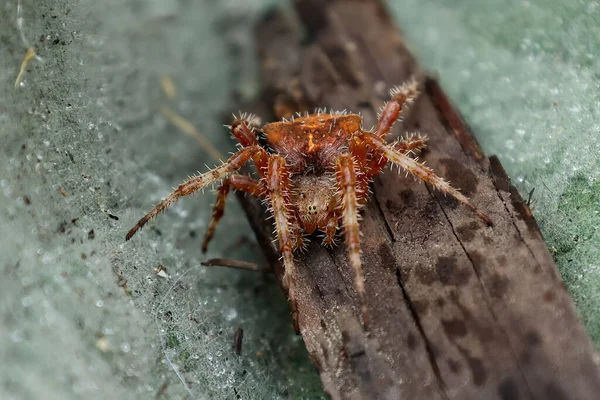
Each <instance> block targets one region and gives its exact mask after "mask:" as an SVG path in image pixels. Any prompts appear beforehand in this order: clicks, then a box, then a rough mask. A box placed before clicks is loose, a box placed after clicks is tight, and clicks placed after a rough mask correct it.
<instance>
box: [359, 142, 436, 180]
mask: <svg viewBox="0 0 600 400" xmlns="http://www.w3.org/2000/svg"><path fill="white" fill-rule="evenodd" d="M426 142H427V139H426V138H425V137H424V136H421V135H419V134H414V135H411V136H409V137H407V138H404V139H401V140H397V141H395V142H394V143H393V144H392V147H393V148H394V150H396V151H399V152H400V153H402V154H408V153H410V152H418V151H420V150H422V149H424V148H425V147H427V143H426ZM387 163H388V159H387V158H386V157H385V156H383V155H381V153H379V152H376V153H375V154H374V156H373V158H372V159H370V160H369V161H367V166H366V168H365V171H366V174H367V176H368V177H369V178H373V177H374V176H375V175H377V174H379V172H381V170H382V169H383V168H384V167H385V166H386V165H387Z"/></svg>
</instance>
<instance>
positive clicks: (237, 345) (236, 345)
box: [232, 328, 244, 356]
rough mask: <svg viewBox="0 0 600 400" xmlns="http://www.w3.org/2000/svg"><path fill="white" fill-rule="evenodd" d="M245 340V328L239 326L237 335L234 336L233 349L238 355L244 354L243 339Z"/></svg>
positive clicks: (236, 331)
mask: <svg viewBox="0 0 600 400" xmlns="http://www.w3.org/2000/svg"><path fill="white" fill-rule="evenodd" d="M243 340H244V330H243V329H242V328H237V329H236V330H235V335H234V336H233V346H232V347H233V351H234V352H235V354H237V355H238V356H239V355H240V354H242V341H243Z"/></svg>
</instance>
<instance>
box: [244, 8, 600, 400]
mask: <svg viewBox="0 0 600 400" xmlns="http://www.w3.org/2000/svg"><path fill="white" fill-rule="evenodd" d="M296 8H297V9H298V11H299V13H298V14H299V15H300V16H301V18H302V19H301V21H300V22H298V21H296V20H294V18H293V17H291V16H284V15H282V14H279V13H274V14H272V15H271V16H270V17H269V18H267V19H266V20H265V21H264V22H263V23H262V24H261V26H260V27H259V29H258V31H257V47H258V51H259V54H260V59H261V62H262V79H263V85H264V96H263V101H264V103H263V105H264V108H265V110H263V112H262V113H261V114H263V115H262V116H263V117H264V118H265V119H269V118H273V117H277V118H280V117H284V116H289V115H290V113H292V112H293V111H296V110H307V109H312V108H313V107H324V106H325V107H331V108H334V109H348V110H351V111H353V112H361V113H362V115H363V116H364V125H365V126H367V127H368V126H371V125H374V124H375V120H376V110H378V109H379V107H380V106H381V105H382V104H383V102H384V101H385V100H386V98H387V89H388V88H389V87H391V86H393V85H396V84H399V83H402V82H403V81H405V80H406V79H407V78H409V77H411V76H417V77H419V79H421V80H422V81H423V93H422V95H421V96H420V97H419V99H418V100H417V101H416V102H415V104H414V105H413V107H412V108H411V109H410V110H409V112H407V113H405V120H404V122H402V123H398V124H397V126H396V128H395V130H394V132H393V135H399V134H402V133H403V132H405V131H407V130H408V131H415V130H418V131H420V132H422V133H425V134H427V135H428V137H429V147H428V150H427V151H426V152H425V153H424V154H423V155H422V156H421V159H424V160H426V161H427V165H428V166H430V167H432V168H433V169H434V170H435V171H436V172H437V173H439V174H440V175H442V176H444V177H446V178H449V179H450V181H451V182H452V183H453V184H454V185H455V186H457V187H459V188H460V189H461V190H462V191H463V192H464V193H465V194H467V195H468V196H469V197H470V198H471V199H472V200H473V203H474V204H476V205H477V206H478V207H479V208H480V209H482V210H483V211H484V212H485V213H486V214H488V215H489V216H490V217H491V218H492V220H493V222H494V226H493V227H491V228H490V227H487V226H485V225H484V224H482V223H481V221H479V220H478V218H477V217H476V216H475V215H474V214H472V213H471V212H469V211H468V210H467V209H466V208H464V207H462V206H460V205H458V204H457V202H456V201H454V200H453V199H450V198H445V197H444V196H441V195H440V194H438V193H433V192H432V190H431V188H430V187H428V186H426V185H424V184H422V183H419V182H415V181H414V180H413V179H412V178H410V177H405V176H404V175H403V174H401V175H398V174H397V173H396V172H390V171H386V172H384V173H383V174H382V175H381V176H379V177H378V178H377V179H376V180H375V182H374V185H373V190H374V193H373V196H372V199H371V201H370V203H369V204H368V205H367V206H366V207H365V209H364V210H363V220H362V223H361V231H362V233H363V235H364V236H363V240H362V244H361V245H362V249H363V263H364V268H365V274H366V292H367V306H368V313H369V321H370V325H369V332H366V331H365V330H364V328H363V326H362V325H361V323H360V322H359V318H358V317H357V315H359V312H358V310H359V306H358V299H357V295H356V292H355V290H354V286H353V279H352V276H353V275H352V271H351V270H350V268H349V266H348V265H347V263H346V249H345V248H344V246H343V245H342V246H339V247H337V248H336V249H334V250H328V249H326V248H324V247H322V246H320V244H319V243H318V241H315V242H314V243H312V244H311V245H310V247H309V249H308V251H307V252H306V253H305V254H303V255H298V256H297V258H298V265H297V271H298V277H297V279H296V280H295V281H294V283H293V284H294V285H295V290H294V291H295V293H297V298H296V299H295V300H296V304H297V314H295V315H294V320H295V323H296V327H297V329H298V330H299V332H300V333H301V334H302V337H303V339H304V342H305V344H306V347H307V349H308V352H309V354H310V357H311V359H312V361H313V362H314V364H315V365H316V366H317V368H318V369H319V372H320V374H321V378H322V381H323V385H324V387H325V390H326V391H327V393H328V394H329V395H330V396H331V397H332V398H334V399H461V400H463V399H504V400H506V399H540V400H541V399H544V400H546V399H590V400H591V399H597V398H600V367H599V356H598V353H597V352H596V350H595V348H594V346H593V344H592V343H591V340H590V339H589V337H588V336H587V334H586V333H585V331H584V329H583V327H582V325H581V323H580V322H579V320H578V319H577V314H576V311H575V308H574V306H573V303H572V301H571V298H570V297H569V294H568V293H567V291H566V290H565V287H564V285H563V283H562V282H561V280H560V277H559V274H558V272H557V270H556V267H555V265H554V263H553V260H552V258H551V256H550V253H549V252H548V249H547V247H546V245H545V243H544V241H543V239H542V236H541V234H540V231H539V229H538V226H537V224H536V222H535V220H534V219H533V217H532V215H531V212H530V210H529V208H528V207H527V205H526V204H525V203H524V202H523V200H522V199H521V197H520V196H519V194H518V193H517V191H516V190H515V188H514V187H513V186H512V185H511V184H510V180H509V178H508V177H507V175H506V173H505V172H504V170H503V168H502V166H501V165H500V163H499V161H498V160H497V159H496V158H494V157H492V158H490V159H488V158H487V157H486V155H485V154H484V153H483V151H482V150H481V148H480V147H479V145H478V144H477V141H476V140H475V138H474V136H473V135H472V133H471V131H470V129H469V128H468V126H467V125H466V124H465V122H464V121H463V120H462V118H461V116H460V114H459V113H458V112H457V111H456V110H455V109H454V107H453V106H452V105H451V103H450V102H449V100H448V99H447V97H446V96H445V94H444V92H443V91H442V90H441V89H440V87H439V86H438V84H437V82H436V81H435V80H432V79H430V78H425V75H424V74H423V72H422V71H421V70H420V68H419V66H418V65H417V63H416V61H415V59H414V58H413V56H412V55H411V54H410V53H409V51H408V50H407V48H406V47H405V44H404V42H403V40H402V37H401V35H400V34H399V33H398V31H397V30H396V28H395V27H394V26H393V24H392V22H391V20H390V18H389V17H388V16H387V14H386V13H385V11H384V9H383V8H382V7H381V5H380V4H379V2H377V1H324V2H317V1H310V0H304V1H297V2H296ZM302 29H305V31H304V33H302ZM457 51H458V49H457ZM240 198H241V200H242V203H243V206H244V208H245V210H246V212H247V214H248V216H249V218H250V222H251V224H252V226H253V228H254V230H255V232H256V234H257V237H258V240H259V242H260V244H261V246H262V248H263V250H264V252H265V254H266V257H267V260H268V261H269V262H270V263H271V265H273V266H274V268H275V271H276V274H277V275H278V277H279V278H280V277H281V274H282V270H281V268H282V266H281V264H280V263H279V261H278V260H279V254H278V251H277V247H276V245H274V244H273V243H272V239H273V237H272V227H271V226H270V224H268V223H265V210H264V209H263V207H262V205H261V203H260V202H259V201H258V200H255V199H252V198H251V197H244V196H241V197H240Z"/></svg>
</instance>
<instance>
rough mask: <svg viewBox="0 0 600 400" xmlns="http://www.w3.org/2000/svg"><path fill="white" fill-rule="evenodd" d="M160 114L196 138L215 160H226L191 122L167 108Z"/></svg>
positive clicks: (161, 110) (163, 108)
mask: <svg viewBox="0 0 600 400" xmlns="http://www.w3.org/2000/svg"><path fill="white" fill-rule="evenodd" d="M160 112H161V113H162V114H163V115H164V116H165V118H166V119H167V120H168V121H169V122H170V123H172V124H173V125H175V126H176V127H177V128H178V129H179V130H180V131H182V132H183V133H185V134H186V135H188V136H190V137H192V138H194V139H195V140H196V141H197V142H198V143H199V144H200V147H202V148H203V149H204V150H206V151H207V152H208V153H209V154H210V156H211V157H212V158H214V159H215V160H224V159H225V156H224V155H223V154H222V153H221V152H220V151H219V150H217V148H216V147H215V146H214V145H213V144H212V143H211V142H210V140H208V139H207V138H206V137H204V136H202V135H201V134H200V132H198V130H197V129H196V128H195V127H194V125H192V123H191V122H189V121H188V120H186V119H185V118H183V117H182V116H180V115H177V114H176V113H174V112H173V111H171V110H170V109H168V108H167V107H162V108H161V109H160Z"/></svg>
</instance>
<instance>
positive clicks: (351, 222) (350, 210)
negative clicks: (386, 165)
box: [335, 154, 368, 325]
mask: <svg viewBox="0 0 600 400" xmlns="http://www.w3.org/2000/svg"><path fill="white" fill-rule="evenodd" d="M356 175H357V174H356V165H355V163H354V159H353V157H352V156H351V155H350V154H344V155H341V156H340V157H339V158H338V160H337V164H336V174H335V177H336V181H337V185H338V188H339V191H340V192H339V194H340V208H341V212H342V223H343V227H344V238H345V242H346V247H347V248H348V259H349V261H350V266H351V267H352V269H353V270H354V286H355V287H356V292H357V293H358V297H359V299H360V303H361V313H362V316H363V321H364V323H365V325H367V324H368V321H367V312H366V311H367V309H366V304H365V276H364V273H363V269H362V263H361V260H360V253H361V251H360V229H359V226H358V207H359V206H358V196H357V181H358V180H357V176H356Z"/></svg>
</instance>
